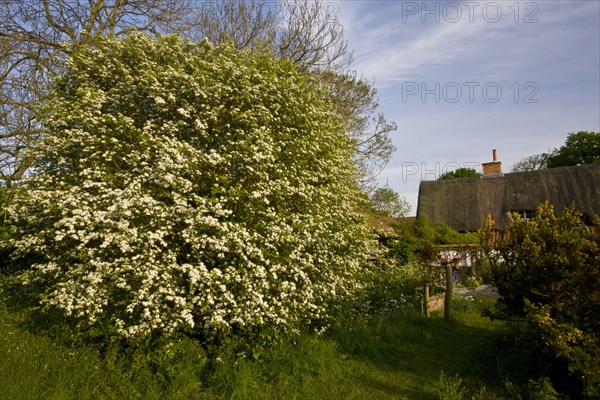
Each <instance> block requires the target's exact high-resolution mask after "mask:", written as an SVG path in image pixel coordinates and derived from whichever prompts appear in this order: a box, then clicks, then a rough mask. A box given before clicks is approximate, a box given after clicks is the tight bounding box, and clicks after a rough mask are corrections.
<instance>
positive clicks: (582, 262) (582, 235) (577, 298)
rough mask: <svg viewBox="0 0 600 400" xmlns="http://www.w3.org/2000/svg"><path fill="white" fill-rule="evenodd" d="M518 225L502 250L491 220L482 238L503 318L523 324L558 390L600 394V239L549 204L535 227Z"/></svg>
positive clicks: (508, 231)
mask: <svg viewBox="0 0 600 400" xmlns="http://www.w3.org/2000/svg"><path fill="white" fill-rule="evenodd" d="M515 217H516V220H517V221H516V222H514V223H512V224H511V225H509V226H508V227H506V228H505V229H504V230H503V231H502V232H501V234H502V237H503V238H504V239H503V240H500V241H498V242H497V243H492V242H491V241H490V238H491V235H492V229H493V221H491V219H488V223H487V224H486V227H485V229H483V230H482V232H481V239H482V244H483V246H484V249H485V253H486V256H487V258H488V260H489V262H490V267H491V271H490V272H491V275H492V279H493V281H494V284H495V286H496V287H497V288H498V292H499V294H500V296H501V297H500V299H499V301H498V307H497V310H496V316H497V317H499V318H502V319H505V320H510V321H518V322H519V329H520V334H521V336H522V337H523V338H524V340H527V341H529V342H530V343H531V342H533V343H534V345H530V347H536V348H539V350H540V352H538V353H537V354H536V357H537V358H538V359H540V360H543V361H542V363H541V364H542V365H540V366H539V367H540V369H543V370H551V371H553V372H552V376H551V378H552V379H553V383H555V384H556V386H555V387H556V388H557V389H560V390H562V391H564V392H568V393H571V394H572V395H576V396H582V395H584V394H585V393H592V392H594V393H597V390H598V387H599V385H600V333H599V332H600V321H599V320H598V318H597V316H598V313H599V312H600V268H599V266H600V235H599V233H598V232H597V231H595V230H590V229H588V228H586V227H585V226H584V225H582V223H581V215H580V214H579V213H578V212H576V211H575V210H574V209H573V208H567V209H565V210H564V212H563V213H562V215H560V216H555V214H554V209H553V207H552V206H551V205H549V204H548V203H544V204H542V205H540V207H539V208H538V210H537V212H536V215H535V216H534V218H532V219H529V220H527V221H519V218H518V216H515ZM596 221H598V220H597V219H596ZM544 363H545V364H544ZM538 373H539V371H538Z"/></svg>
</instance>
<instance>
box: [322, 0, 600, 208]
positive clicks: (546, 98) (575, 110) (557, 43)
mask: <svg viewBox="0 0 600 400" xmlns="http://www.w3.org/2000/svg"><path fill="white" fill-rule="evenodd" d="M329 3H330V7H331V9H332V10H335V15H336V16H337V18H338V20H339V22H340V23H341V24H342V25H343V26H344V32H345V36H346V38H347V40H348V44H349V47H350V48H351V49H352V50H354V59H355V61H354V64H353V65H352V69H355V70H357V71H359V72H360V73H362V74H363V75H364V77H365V78H367V79H369V80H372V81H373V82H374V84H375V87H376V88H377V89H378V93H379V98H380V102H379V104H380V111H381V112H383V113H384V114H385V116H386V118H387V119H388V120H391V121H395V122H396V123H397V124H398V130H397V131H396V132H395V133H394V134H393V140H394V144H395V146H396V148H397V150H396V152H395V153H394V155H393V158H392V160H391V161H390V163H389V164H388V166H387V168H386V169H385V170H384V171H383V172H382V173H381V175H380V177H379V181H380V182H381V183H382V184H385V183H386V182H387V183H388V184H389V185H390V186H391V187H392V188H393V189H394V190H396V191H397V192H398V193H400V194H401V195H403V196H405V197H406V198H407V199H408V200H409V202H410V203H411V204H412V207H413V209H412V211H411V214H415V213H416V204H417V195H418V189H419V182H420V181H421V180H422V179H426V180H433V179H436V178H437V176H438V175H439V174H440V173H442V172H445V171H447V170H453V169H456V168H457V167H459V166H471V167H474V168H475V169H477V170H481V167H480V166H479V164H480V163H482V162H488V161H491V158H492V149H497V152H498V159H499V160H500V161H502V168H503V172H509V170H510V167H511V166H512V165H513V164H514V163H515V162H517V161H519V160H520V159H522V158H523V157H526V156H529V155H533V154H538V153H542V152H545V151H547V150H548V149H552V148H555V147H560V146H561V145H562V144H563V143H564V141H565V138H566V136H567V134H568V133H570V132H578V131H582V130H587V131H595V132H600V1H597V0H564V1H557V0H538V1H516V0H509V1H501V0H496V1H483V0H477V1H435V0H429V1H422V0H421V1H401V0H388V1H367V0H337V1H331V2H329Z"/></svg>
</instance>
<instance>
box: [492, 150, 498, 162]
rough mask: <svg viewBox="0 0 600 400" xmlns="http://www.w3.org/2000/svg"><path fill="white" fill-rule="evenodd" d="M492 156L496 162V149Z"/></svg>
mask: <svg viewBox="0 0 600 400" xmlns="http://www.w3.org/2000/svg"><path fill="white" fill-rule="evenodd" d="M492 155H493V157H494V162H496V161H497V160H496V149H494V150H492Z"/></svg>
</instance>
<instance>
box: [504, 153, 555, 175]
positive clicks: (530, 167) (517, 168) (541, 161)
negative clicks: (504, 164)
mask: <svg viewBox="0 0 600 400" xmlns="http://www.w3.org/2000/svg"><path fill="white" fill-rule="evenodd" d="M550 156H551V154H548V153H542V154H535V155H533V156H529V157H525V158H523V159H521V160H520V161H518V162H516V163H515V164H514V165H513V166H512V167H511V172H526V171H539V170H542V169H546V168H548V158H549V157H550Z"/></svg>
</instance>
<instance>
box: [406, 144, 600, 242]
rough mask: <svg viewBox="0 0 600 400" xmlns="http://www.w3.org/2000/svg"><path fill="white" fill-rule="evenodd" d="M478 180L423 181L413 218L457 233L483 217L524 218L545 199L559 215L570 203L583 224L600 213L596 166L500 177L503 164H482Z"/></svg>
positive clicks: (502, 220)
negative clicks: (581, 214)
mask: <svg viewBox="0 0 600 400" xmlns="http://www.w3.org/2000/svg"><path fill="white" fill-rule="evenodd" d="M483 173H484V175H483V176H482V177H474V178H462V179H452V180H442V181H430V182H425V181H424V182H421V185H420V187H419V202H418V206H417V217H419V216H422V215H427V216H428V218H429V220H430V221H431V222H437V223H445V224H447V225H449V226H451V227H452V228H454V229H456V230H457V231H461V232H467V231H476V230H477V229H480V228H481V227H482V226H483V224H484V223H485V220H486V217H487V215H488V214H489V215H491V216H492V218H493V219H494V221H495V222H496V226H497V227H501V226H503V225H506V224H507V223H509V222H511V221H512V219H513V218H512V213H514V212H516V213H519V214H520V215H521V216H522V217H523V218H529V217H531V216H532V215H533V213H534V212H535V210H536V209H537V207H538V206H539V205H540V204H541V203H543V202H544V201H546V200H547V201H549V202H550V203H551V204H553V205H554V206H555V209H556V210H557V211H561V210H562V209H563V208H565V207H567V206H569V205H571V204H574V205H575V208H576V209H577V210H579V211H580V212H582V213H583V214H584V222H586V223H590V222H591V216H592V215H595V214H600V164H587V165H577V166H572V167H561V168H551V169H546V170H541V171H530V172H515V173H509V174H503V173H502V169H501V162H500V161H497V160H496V151H495V150H494V160H493V161H492V162H490V163H484V164H483Z"/></svg>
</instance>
